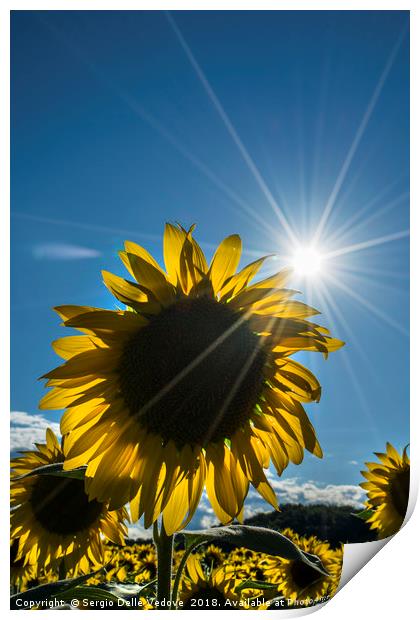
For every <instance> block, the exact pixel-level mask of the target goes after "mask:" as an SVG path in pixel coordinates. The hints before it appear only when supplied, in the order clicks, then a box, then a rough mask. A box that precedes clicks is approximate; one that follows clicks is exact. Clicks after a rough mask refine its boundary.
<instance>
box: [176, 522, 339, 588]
mask: <svg viewBox="0 0 420 620" xmlns="http://www.w3.org/2000/svg"><path fill="white" fill-rule="evenodd" d="M182 533H183V535H184V536H185V538H186V543H187V545H188V547H196V546H198V545H200V544H202V543H205V542H208V541H209V540H220V541H221V542H226V543H229V544H232V545H235V547H246V548H247V549H251V550H252V551H259V552H260V553H267V554H269V555H275V556H279V557H282V558H285V559H287V560H301V561H302V562H304V563H305V564H307V565H308V566H311V567H312V568H313V569H314V570H316V571H318V572H319V573H322V574H323V575H326V576H327V577H328V576H329V574H328V573H327V572H326V570H325V568H324V567H323V565H322V562H321V560H320V559H319V558H318V557H317V556H314V555H312V554H310V553H306V552H305V551H302V550H301V549H299V547H297V546H296V545H295V544H294V543H293V542H292V541H291V540H290V539H289V538H287V537H286V536H283V534H280V533H279V532H276V531H275V530H270V529H268V528H265V527H254V526H251V525H227V526H225V527H212V528H210V529H208V530H193V531H183V532H182Z"/></svg>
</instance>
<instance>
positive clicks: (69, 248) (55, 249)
mask: <svg viewBox="0 0 420 620" xmlns="http://www.w3.org/2000/svg"><path fill="white" fill-rule="evenodd" d="M32 253H33V256H34V258H36V259H38V260H80V259H83V258H97V257H98V256H101V253H100V252H98V250H94V249H92V248H84V247H81V246H79V245H72V244H70V243H59V242H56V243H39V244H38V245H35V246H34V247H33V251H32Z"/></svg>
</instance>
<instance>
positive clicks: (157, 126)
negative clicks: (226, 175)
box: [39, 16, 271, 233]
mask: <svg viewBox="0 0 420 620" xmlns="http://www.w3.org/2000/svg"><path fill="white" fill-rule="evenodd" d="M39 19H40V21H41V22H42V23H43V24H44V26H46V27H47V28H48V29H49V30H50V31H51V32H52V33H53V34H54V36H55V37H56V38H57V39H58V40H59V41H60V42H61V43H62V44H63V45H65V47H66V48H67V49H68V50H69V51H70V52H71V53H72V54H73V55H74V56H75V57H76V58H77V59H78V60H79V61H80V62H82V63H83V65H84V66H85V67H87V68H88V69H89V71H90V72H91V73H92V74H93V75H94V76H95V78H96V79H97V80H98V81H99V82H100V83H101V84H102V85H104V86H105V87H106V88H108V89H109V90H110V91H111V92H112V93H113V94H114V95H116V96H117V97H118V98H119V99H120V100H121V101H123V102H124V103H125V104H126V105H127V106H128V107H129V108H130V109H131V110H132V112H134V113H135V114H136V115H137V116H138V117H139V118H141V119H142V120H143V121H144V122H145V123H146V124H147V125H149V127H151V128H152V129H154V130H155V131H156V132H157V133H158V134H159V135H160V136H161V137H162V138H164V139H165V140H166V141H167V142H168V143H169V144H171V146H173V147H174V148H175V149H176V150H177V151H178V153H180V154H181V155H182V156H183V157H184V158H185V159H186V160H188V161H189V162H190V163H191V164H192V165H193V166H194V167H195V168H196V169H197V170H199V171H200V172H201V173H202V174H204V175H205V176H206V177H207V178H208V179H209V180H210V181H211V182H212V183H214V185H216V187H218V189H220V190H221V191H222V192H223V193H224V194H225V196H226V197H227V198H230V200H232V202H233V203H235V204H237V205H238V206H239V207H240V208H241V209H242V210H243V211H244V212H245V213H246V214H247V215H248V216H249V217H251V218H252V220H254V221H256V222H257V223H258V224H260V225H261V226H262V229H263V230H265V232H267V233H270V232H271V229H270V227H269V226H268V224H267V223H266V221H265V220H264V218H262V217H261V216H259V215H258V212H257V211H256V210H255V209H253V208H252V207H251V206H250V205H249V204H248V203H247V202H246V201H245V200H244V199H243V198H241V197H240V196H239V195H238V194H237V193H236V192H235V191H234V190H233V189H231V188H230V187H229V186H228V185H227V184H226V183H225V182H224V181H222V180H221V179H220V178H219V177H218V176H217V175H216V174H215V173H214V172H213V171H212V170H211V169H210V168H209V166H207V164H205V163H204V162H203V161H201V160H200V159H199V158H198V157H197V156H196V155H195V154H194V153H192V152H191V151H190V150H189V149H187V148H186V146H185V145H183V144H182V143H181V142H180V140H178V138H176V137H175V136H174V135H173V134H172V133H171V132H170V131H169V130H168V129H167V128H166V127H165V126H164V125H163V124H162V123H161V122H160V121H158V119H157V118H155V117H154V116H153V115H152V114H151V113H150V112H148V110H146V109H145V108H144V107H143V106H142V105H141V104H140V103H139V102H138V100H137V99H136V98H135V97H133V95H131V94H130V93H129V92H127V91H126V90H124V89H122V88H121V87H119V86H118V85H116V84H115V83H114V82H113V81H112V80H110V79H109V77H108V76H107V75H106V74H105V73H104V72H103V71H101V70H100V69H99V68H98V66H97V65H96V64H95V63H94V62H93V61H91V60H90V59H89V58H87V56H86V53H85V52H84V51H83V50H82V49H80V48H79V47H78V46H77V45H76V44H75V43H74V41H73V40H71V39H70V38H69V37H68V36H67V35H65V34H64V33H63V32H62V31H61V30H60V29H59V28H57V26H56V25H55V24H53V23H52V22H51V20H50V19H48V20H47V19H46V18H45V16H42V17H39ZM230 206H231V207H232V205H230ZM241 213H242V211H241Z"/></svg>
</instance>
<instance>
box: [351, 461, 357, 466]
mask: <svg viewBox="0 0 420 620" xmlns="http://www.w3.org/2000/svg"><path fill="white" fill-rule="evenodd" d="M358 464H359V462H358V461H349V465H358Z"/></svg>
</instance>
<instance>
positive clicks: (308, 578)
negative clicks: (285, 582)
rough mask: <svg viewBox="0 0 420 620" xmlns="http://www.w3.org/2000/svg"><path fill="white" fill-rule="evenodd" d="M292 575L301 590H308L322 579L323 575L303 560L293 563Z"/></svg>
mask: <svg viewBox="0 0 420 620" xmlns="http://www.w3.org/2000/svg"><path fill="white" fill-rule="evenodd" d="M290 573H291V575H292V578H293V581H294V582H295V584H296V585H297V587H298V588H299V590H303V589H304V588H307V587H308V586H310V585H311V584H313V583H314V582H315V581H318V580H319V579H320V577H321V573H319V572H318V571H317V570H315V569H314V568H312V567H311V566H309V565H308V564H305V562H301V560H293V561H292V566H291V569H290Z"/></svg>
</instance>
